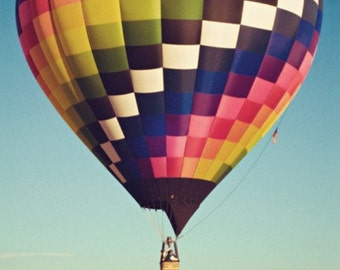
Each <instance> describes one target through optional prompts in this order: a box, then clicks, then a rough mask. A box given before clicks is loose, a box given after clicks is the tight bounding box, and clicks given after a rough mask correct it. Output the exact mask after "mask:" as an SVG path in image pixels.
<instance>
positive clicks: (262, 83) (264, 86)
mask: <svg viewBox="0 0 340 270" xmlns="http://www.w3.org/2000/svg"><path fill="white" fill-rule="evenodd" d="M273 86H274V83H272V82H269V81H266V80H264V79H261V78H259V77H257V78H256V79H255V82H254V84H253V86H252V87H251V90H250V93H249V96H248V100H250V101H254V102H257V103H260V104H263V103H264V102H265V100H266V99H267V97H268V95H269V93H270V91H271V90H272V89H273Z"/></svg>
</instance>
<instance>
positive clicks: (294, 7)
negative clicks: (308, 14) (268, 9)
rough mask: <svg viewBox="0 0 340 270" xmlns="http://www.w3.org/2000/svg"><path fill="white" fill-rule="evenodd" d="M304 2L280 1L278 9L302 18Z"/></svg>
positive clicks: (297, 0)
mask: <svg viewBox="0 0 340 270" xmlns="http://www.w3.org/2000/svg"><path fill="white" fill-rule="evenodd" d="M304 2H305V1H304V0H279V3H278V7H279V8H281V9H284V10H287V11H289V12H292V13H294V14H296V15H298V16H300V17H302V13H303V6H304Z"/></svg>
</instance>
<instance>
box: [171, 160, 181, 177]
mask: <svg viewBox="0 0 340 270" xmlns="http://www.w3.org/2000/svg"><path fill="white" fill-rule="evenodd" d="M182 167H183V157H180V158H167V176H168V177H180V176H181V172H182Z"/></svg>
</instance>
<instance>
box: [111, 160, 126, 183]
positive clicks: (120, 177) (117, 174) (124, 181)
mask: <svg viewBox="0 0 340 270" xmlns="http://www.w3.org/2000/svg"><path fill="white" fill-rule="evenodd" d="M109 168H110V170H111V171H112V172H113V173H114V174H115V175H116V176H117V178H118V180H119V181H120V182H121V183H122V184H125V183H126V182H127V181H126V179H125V178H124V176H123V175H122V174H121V173H120V171H119V170H118V169H117V167H116V165H114V164H111V165H110V166H109Z"/></svg>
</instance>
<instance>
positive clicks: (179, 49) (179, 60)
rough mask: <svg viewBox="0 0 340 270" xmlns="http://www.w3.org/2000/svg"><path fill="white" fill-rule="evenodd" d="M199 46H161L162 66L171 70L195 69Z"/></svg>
mask: <svg viewBox="0 0 340 270" xmlns="http://www.w3.org/2000/svg"><path fill="white" fill-rule="evenodd" d="M199 49H200V45H199V44H197V45H177V44H176V45H173V44H163V66H164V67H165V68H172V69H196V68H197V66H198V58H199Z"/></svg>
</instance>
